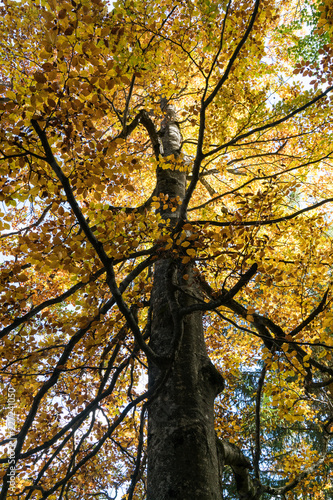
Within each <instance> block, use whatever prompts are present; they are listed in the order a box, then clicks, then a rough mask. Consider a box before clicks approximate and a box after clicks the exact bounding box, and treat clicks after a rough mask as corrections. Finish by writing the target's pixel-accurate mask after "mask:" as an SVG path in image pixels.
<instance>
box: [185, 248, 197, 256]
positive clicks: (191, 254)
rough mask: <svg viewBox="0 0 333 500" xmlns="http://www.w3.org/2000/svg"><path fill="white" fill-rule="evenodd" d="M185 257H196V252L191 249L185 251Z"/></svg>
mask: <svg viewBox="0 0 333 500" xmlns="http://www.w3.org/2000/svg"><path fill="white" fill-rule="evenodd" d="M186 253H187V255H189V256H190V257H191V258H194V257H195V255H196V251H195V250H194V249H193V248H188V249H187V250H186Z"/></svg>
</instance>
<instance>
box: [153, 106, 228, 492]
mask: <svg viewBox="0 0 333 500" xmlns="http://www.w3.org/2000/svg"><path fill="white" fill-rule="evenodd" d="M164 109H166V119H165V123H164V127H163V129H162V145H163V154H164V156H169V155H170V154H174V155H175V156H177V154H178V152H179V150H180V141H181V135H180V132H179V128H178V125H177V123H176V121H175V114H174V111H173V108H172V107H170V106H168V107H167V108H164ZM177 129H178V132H177ZM185 188H186V174H185V173H184V172H180V171H178V170H171V169H167V170H162V169H160V168H159V169H158V172H157V193H158V194H159V193H163V194H165V195H169V199H172V198H176V197H177V196H179V198H180V200H182V199H183V197H184V194H185ZM162 215H163V217H164V218H165V219H167V218H169V219H171V218H172V217H173V218H174V220H175V222H176V220H177V217H178V211H176V212H173V213H172V212H170V213H168V210H167V211H166V212H162ZM184 273H186V274H187V275H188V279H187V280H184V279H183V275H184ZM198 295H199V289H198V287H197V284H196V280H195V275H194V273H193V271H192V266H191V265H190V264H188V265H187V266H186V269H185V266H184V265H182V264H181V261H180V260H179V259H177V258H176V259H172V258H168V257H166V258H165V259H161V260H160V261H159V262H158V263H156V265H155V271H154V288H153V294H152V307H153V319H152V331H151V339H150V346H151V347H152V348H153V349H154V351H155V352H156V353H157V354H159V355H163V356H170V354H171V353H172V349H173V346H176V351H175V355H174V359H173V362H172V366H171V368H170V369H169V370H168V372H167V378H166V381H165V383H164V385H163V387H162V389H160V390H159V391H158V393H157V395H156V396H155V397H154V398H153V400H152V401H151V403H150V405H149V410H148V412H149V413H148V457H149V458H148V495H147V498H148V500H169V499H170V500H171V499H173V500H187V499H188V500H195V499H198V500H199V499H200V500H208V499H209V500H221V498H222V489H221V466H220V464H219V457H218V452H217V445H216V436H215V431H214V399H215V397H216V395H217V394H218V393H219V392H220V391H221V390H222V388H223V379H222V376H221V375H220V374H219V372H218V371H217V370H216V369H215V367H214V366H213V365H212V363H211V362H210V360H209V358H208V355H207V352H206V346H205V341H204V334H203V324H202V313H201V312H195V313H192V314H190V315H187V316H185V317H184V318H180V317H178V311H179V308H180V307H186V306H187V305H190V304H192V303H193V302H194V301H197V300H196V299H195V297H198ZM180 339H181V341H180V342H179V340H180ZM177 341H178V342H177ZM160 374H161V371H160V369H159V368H158V367H156V366H155V365H153V364H150V366H149V385H150V386H152V385H153V384H154V382H155V381H156V380H158V377H159V376H160Z"/></svg>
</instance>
